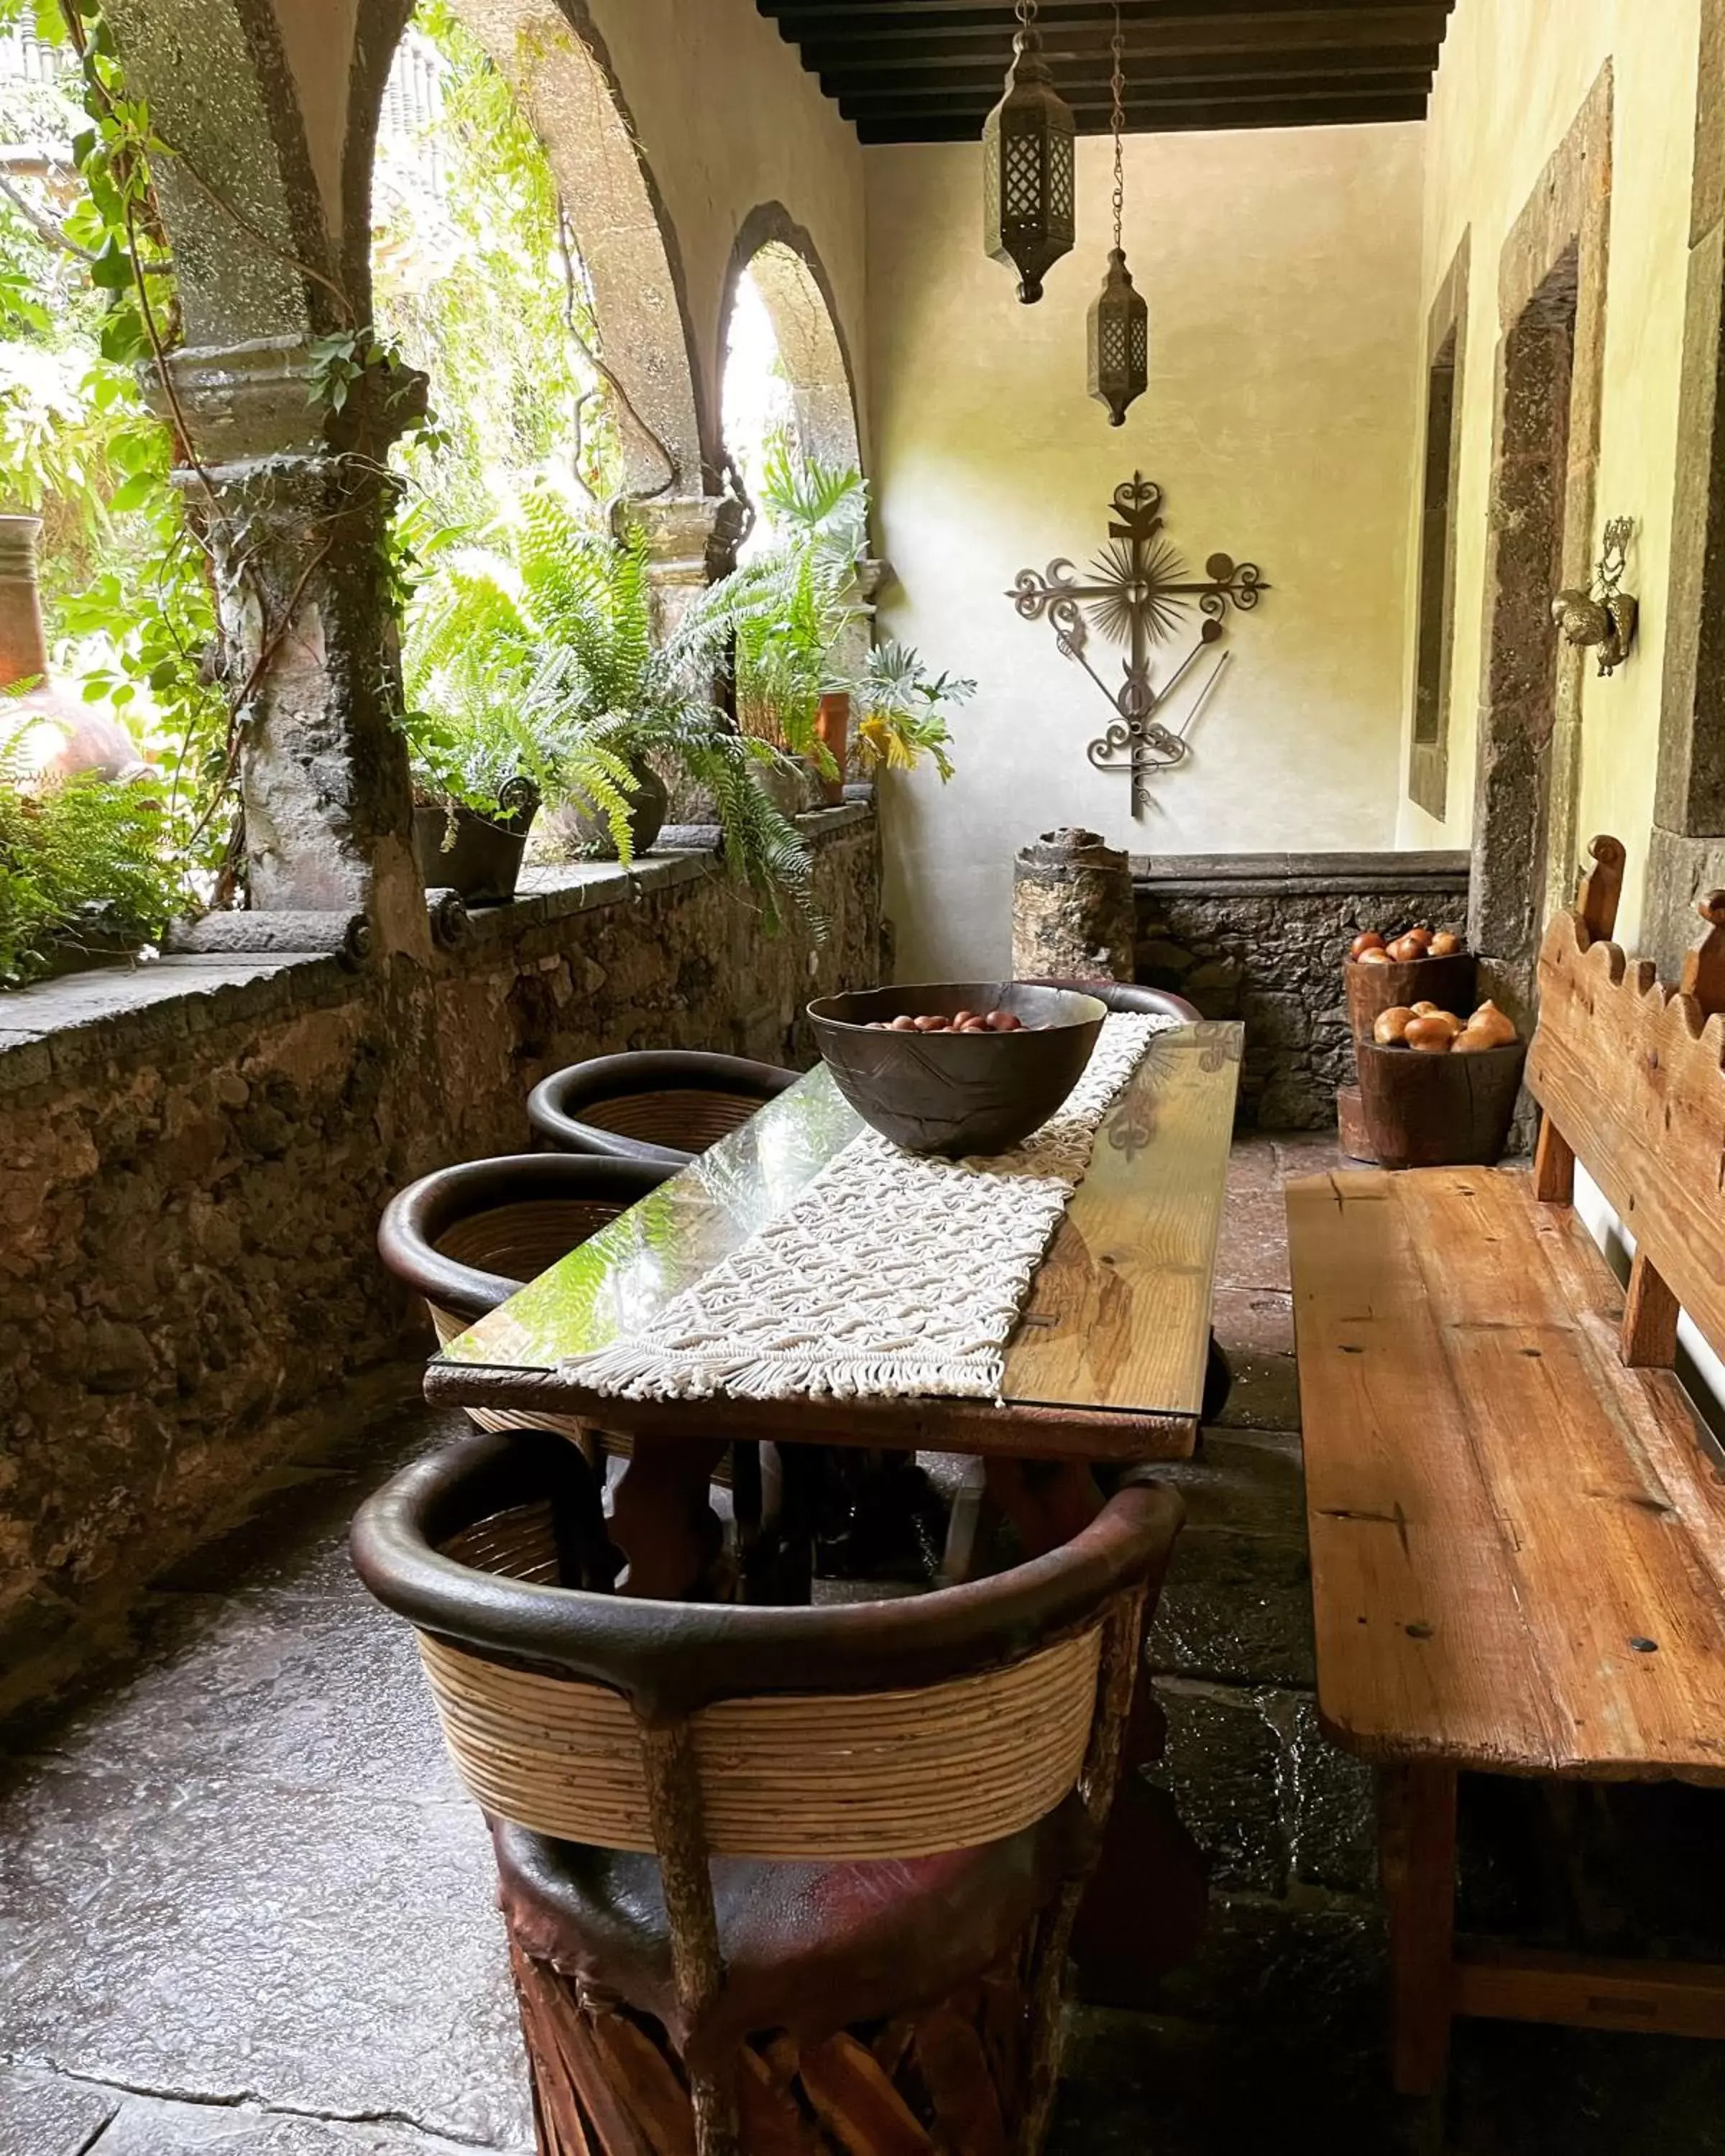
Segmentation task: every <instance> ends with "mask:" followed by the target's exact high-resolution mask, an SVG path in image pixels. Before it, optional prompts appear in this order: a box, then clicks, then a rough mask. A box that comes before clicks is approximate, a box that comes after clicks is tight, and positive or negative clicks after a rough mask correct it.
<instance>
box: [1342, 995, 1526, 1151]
mask: <svg viewBox="0 0 1725 2156" xmlns="http://www.w3.org/2000/svg"><path fill="white" fill-rule="evenodd" d="M1356 1054H1357V1057H1358V1067H1359V1090H1360V1106H1361V1109H1362V1111H1363V1116H1364V1121H1365V1127H1366V1132H1367V1135H1368V1137H1369V1139H1370V1141H1371V1146H1372V1151H1373V1155H1374V1156H1375V1157H1376V1158H1377V1160H1378V1163H1379V1165H1380V1166H1381V1167H1384V1168H1489V1167H1491V1166H1492V1165H1493V1164H1494V1163H1496V1162H1497V1161H1499V1160H1501V1159H1502V1158H1503V1152H1504V1148H1505V1147H1506V1146H1507V1144H1508V1142H1509V1134H1510V1130H1511V1127H1512V1124H1513V1123H1514V1121H1515V1111H1516V1101H1517V1096H1518V1095H1519V1094H1520V1091H1521V1087H1522V1065H1523V1064H1524V1063H1525V1062H1526V1061H1527V1043H1526V1042H1525V1041H1524V1040H1522V1039H1519V1038H1518V1037H1517V1033H1516V1029H1515V1026H1514V1024H1513V1023H1512V1021H1511V1020H1510V1019H1508V1018H1507V1017H1506V1016H1505V1015H1504V1014H1503V1013H1502V1011H1501V1010H1499V1009H1498V1008H1497V1004H1493V1003H1484V1004H1481V1005H1480V1006H1479V1008H1478V1009H1476V1011H1475V1012H1474V1014H1473V1015H1472V1016H1471V1018H1470V1019H1466V1021H1464V1020H1462V1019H1460V1018H1458V1017H1457V1016H1456V1015H1455V1014H1454V1013H1453V1012H1450V1011H1445V1010H1440V1009H1436V1007H1435V1004H1432V1003H1431V1002H1430V1001H1428V1002H1426V1004H1425V1008H1424V1009H1414V1008H1413V1007H1410V1006H1396V1007H1392V1008H1391V1009H1389V1010H1387V1011H1383V1012H1380V1013H1379V1014H1378V1018H1377V1019H1376V1021H1375V1022H1374V1024H1373V1029H1372V1037H1371V1038H1370V1039H1362V1040H1360V1041H1358V1042H1357V1043H1356Z"/></svg>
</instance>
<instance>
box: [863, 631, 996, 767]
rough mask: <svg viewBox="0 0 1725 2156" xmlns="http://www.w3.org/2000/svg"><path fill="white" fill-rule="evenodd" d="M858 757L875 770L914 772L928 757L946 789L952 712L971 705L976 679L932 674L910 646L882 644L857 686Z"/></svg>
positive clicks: (950, 760)
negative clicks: (957, 707)
mask: <svg viewBox="0 0 1725 2156" xmlns="http://www.w3.org/2000/svg"><path fill="white" fill-rule="evenodd" d="M850 693H851V697H852V700H853V705H854V708H855V715H856V726H855V740H856V749H857V753H858V755H859V756H860V757H861V759H862V762H863V764H864V767H865V769H867V770H870V771H878V770H880V769H882V768H885V769H886V770H889V771H911V770H913V769H914V768H915V767H916V765H917V764H918V763H920V762H922V758H923V757H925V756H926V757H928V759H929V760H930V762H932V764H933V766H934V767H935V769H936V770H937V772H938V773H940V776H941V783H942V785H945V783H947V780H948V779H949V778H951V777H952V757H950V756H949V755H948V754H947V750H948V749H949V748H950V747H951V746H952V734H951V733H950V731H948V730H947V712H948V711H951V710H953V709H954V708H955V707H956V706H958V705H960V704H968V702H969V701H970V700H971V698H972V697H973V696H975V694H976V684H975V682H974V681H967V680H960V679H958V678H957V676H956V675H951V674H931V673H930V672H929V670H928V669H927V666H925V665H924V664H923V663H922V659H921V657H920V656H919V655H918V654H917V653H916V651H915V650H914V649H912V648H911V645H909V644H900V643H897V642H894V643H891V644H876V645H875V647H874V648H873V649H872V650H870V653H869V656H868V663H867V664H866V665H865V667H864V668H863V670H862V671H861V673H860V675H857V676H856V677H855V680H853V682H852V683H851V688H850Z"/></svg>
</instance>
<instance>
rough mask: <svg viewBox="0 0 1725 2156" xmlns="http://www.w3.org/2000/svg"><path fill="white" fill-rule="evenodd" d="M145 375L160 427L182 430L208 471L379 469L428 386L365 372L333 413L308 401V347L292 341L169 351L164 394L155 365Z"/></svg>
mask: <svg viewBox="0 0 1725 2156" xmlns="http://www.w3.org/2000/svg"><path fill="white" fill-rule="evenodd" d="M143 376H144V389H145V393H146V396H147V397H148V398H149V400H150V402H151V404H152V405H153V406H154V407H155V408H156V409H157V411H158V412H160V413H162V416H163V417H164V418H167V419H169V420H171V421H173V422H175V423H183V425H184V427H185V429H186V431H187V434H188V435H189V437H190V439H191V446H192V448H193V451H194V453H195V454H196V455H197V457H198V461H199V462H200V463H201V464H203V465H205V466H207V467H214V466H218V465H244V464H248V463H250V462H251V461H253V460H254V459H260V458H284V457H285V458H292V457H303V456H313V455H316V454H319V453H320V452H328V451H331V450H337V451H340V450H347V451H355V452H358V453H360V454H364V455H367V456H372V457H375V458H377V459H379V460H380V461H381V459H382V457H383V456H384V454H386V453H387V451H388V448H389V445H390V444H391V443H392V442H393V441H394V440H395V439H397V438H398V436H399V435H401V434H404V433H406V431H407V429H408V428H409V427H411V426H413V424H414V423H416V422H417V421H418V419H419V418H421V417H423V415H424V410H425V398H426V391H427V387H428V385H427V382H426V377H424V375H423V374H421V373H419V372H418V371H417V370H416V369H414V368H412V367H400V368H398V369H396V370H394V372H393V373H391V374H389V375H388V376H387V377H386V376H383V375H381V374H378V373H377V372H372V373H369V374H367V375H362V377H360V378H359V380H358V381H357V382H354V384H353V385H352V390H351V393H350V394H349V396H348V398H347V403H345V404H344V406H343V407H342V409H341V411H340V412H336V411H334V410H332V409H331V408H330V406H329V405H328V404H326V403H322V402H320V401H319V400H318V399H317V398H316V397H315V396H314V394H313V388H312V384H313V380H314V371H313V365H312V357H311V347H310V346H308V345H306V344H305V343H304V342H303V341H299V340H296V339H294V338H290V337H259V338H256V339H254V340H253V341H250V342H249V343H246V344H237V345H223V346H213V345H211V346H189V347H187V349H186V350H184V351H182V352H173V353H172V354H170V356H169V358H168V362H167V376H168V383H167V387H166V388H165V387H164V386H163V384H162V382H161V380H160V379H159V378H158V377H157V372H156V369H155V367H153V366H146V367H145V368H144V369H143ZM170 389H171V390H172V395H171V396H170V394H169V390H170Z"/></svg>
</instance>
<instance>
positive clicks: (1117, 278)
mask: <svg viewBox="0 0 1725 2156" xmlns="http://www.w3.org/2000/svg"><path fill="white" fill-rule="evenodd" d="M1149 386H1150V310H1149V308H1148V307H1147V306H1146V305H1145V304H1144V295H1143V294H1142V292H1140V291H1139V290H1138V289H1137V286H1136V285H1134V284H1133V283H1132V271H1131V270H1130V269H1127V266H1126V257H1125V255H1124V254H1122V252H1121V250H1120V249H1118V248H1115V249H1112V250H1111V253H1110V254H1109V256H1108V275H1106V278H1104V279H1103V280H1102V289H1101V291H1100V292H1099V293H1098V294H1097V295H1096V298H1095V299H1094V300H1091V306H1090V393H1091V396H1092V397H1094V398H1096V401H1097V403H1099V404H1106V406H1107V408H1108V423H1109V425H1110V426H1111V427H1123V426H1124V425H1125V424H1126V408H1127V405H1128V404H1130V403H1132V399H1133V398H1136V397H1142V395H1143V393H1144V392H1145V390H1146V389H1147V388H1148V387H1149Z"/></svg>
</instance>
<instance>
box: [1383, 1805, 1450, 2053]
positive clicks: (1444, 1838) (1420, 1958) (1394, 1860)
mask: <svg viewBox="0 0 1725 2156" xmlns="http://www.w3.org/2000/svg"><path fill="white" fill-rule="evenodd" d="M1378 1849H1379V1862H1380V1869H1381V1871H1382V1874H1383V1881H1384V1903H1385V1907H1386V1910H1387V1912H1388V1915H1389V1974H1390V1985H1391V1994H1392V2001H1393V2010H1394V2024H1393V2029H1392V2037H1393V2043H1394V2071H1395V2086H1396V2087H1397V2089H1398V2091H1399V2092H1400V2093H1401V2094H1402V2095H1403V2096H1432V2095H1435V2093H1436V2092H1438V2091H1439V2090H1440V2088H1441V2087H1443V2083H1444V2076H1445V2071H1446V2069H1447V2067H1448V2065H1449V2056H1450V2020H1451V2018H1452V2016H1453V2015H1454V2013H1455V1768H1453V1767H1438V1766H1408V1767H1386V1768H1384V1770H1383V1772H1382V1774H1380V1775H1379V1777H1378Z"/></svg>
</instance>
